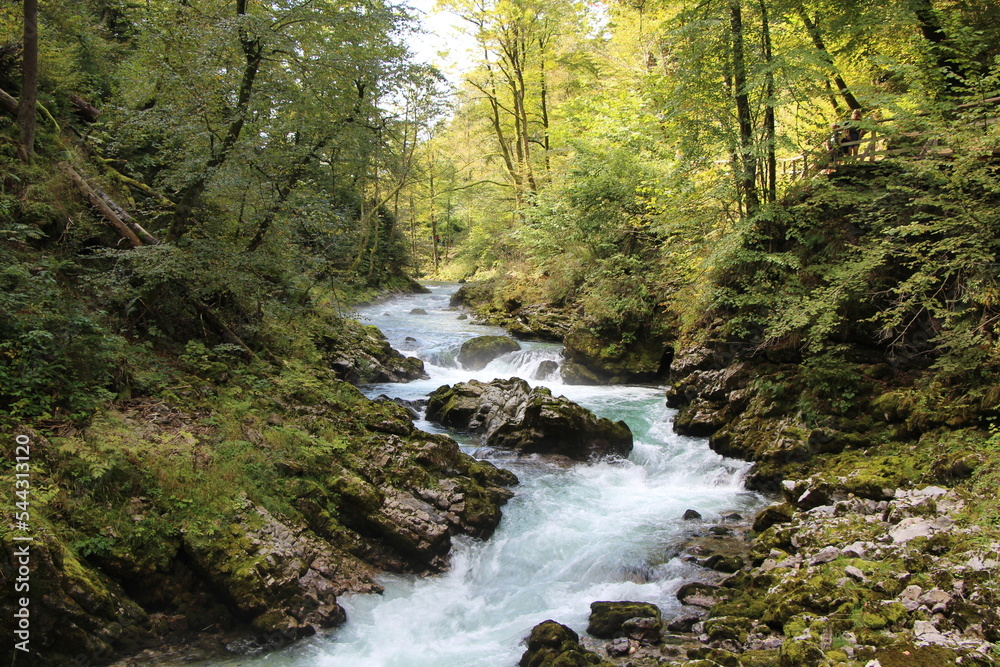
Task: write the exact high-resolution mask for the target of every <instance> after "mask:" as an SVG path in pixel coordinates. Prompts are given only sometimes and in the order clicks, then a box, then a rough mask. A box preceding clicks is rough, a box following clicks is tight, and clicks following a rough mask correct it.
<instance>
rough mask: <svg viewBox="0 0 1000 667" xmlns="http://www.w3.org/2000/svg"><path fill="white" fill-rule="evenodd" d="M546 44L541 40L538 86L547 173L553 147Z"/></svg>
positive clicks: (539, 41)
mask: <svg viewBox="0 0 1000 667" xmlns="http://www.w3.org/2000/svg"><path fill="white" fill-rule="evenodd" d="M545 43H546V40H545V39H543V38H539V40H538V49H539V64H538V85H539V97H540V100H539V101H540V103H541V110H542V147H543V148H544V149H545V171H546V173H548V171H549V170H550V169H551V165H550V164H549V151H550V150H551V149H552V147H551V146H550V145H549V100H548V96H549V85H548V81H547V80H546V73H545Z"/></svg>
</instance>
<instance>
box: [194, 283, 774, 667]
mask: <svg viewBox="0 0 1000 667" xmlns="http://www.w3.org/2000/svg"><path fill="white" fill-rule="evenodd" d="M428 287H429V288H430V289H431V292H430V293H429V294H419V295H408V296H402V297H398V298H395V299H393V300H391V301H387V302H383V303H379V304H377V305H374V306H370V307H366V308H363V309H361V310H359V311H358V313H357V316H358V317H359V318H361V319H362V320H363V321H365V322H367V323H371V324H375V325H377V326H378V327H379V328H380V329H381V330H382V331H383V332H384V333H385V335H386V337H387V338H388V339H389V341H390V343H392V345H393V347H395V348H396V349H398V350H401V351H403V352H404V353H405V354H408V355H413V356H418V357H420V358H421V359H423V360H424V362H425V366H426V369H427V371H428V373H429V375H430V376H431V377H430V379H428V380H419V381H415V382H411V383H406V384H382V385H374V386H370V387H366V388H364V389H365V392H366V394H367V395H369V396H371V397H375V396H379V395H383V394H384V395H387V396H390V397H392V398H402V399H406V400H417V399H422V398H426V396H427V395H428V394H429V393H430V392H431V391H433V390H434V389H436V388H437V387H439V386H441V385H444V384H453V383H455V382H460V381H464V380H468V379H470V378H476V379H480V380H483V381H489V380H492V379H494V378H506V377H512V376H517V377H521V378H524V379H526V380H528V381H529V382H530V383H531V384H533V385H539V384H541V385H544V386H547V387H549V388H550V389H551V390H552V392H553V394H555V395H560V394H561V395H564V396H566V397H567V398H569V399H571V400H573V401H576V402H578V403H580V404H581V405H584V406H585V407H587V408H590V409H591V410H593V411H594V412H595V413H596V414H597V415H598V416H602V417H608V418H610V419H613V420H618V419H623V420H624V421H626V422H627V423H628V424H629V426H630V427H631V429H632V432H633V435H634V437H635V447H634V450H633V452H632V454H631V455H630V456H629V458H628V460H627V461H617V462H601V463H596V464H592V465H575V466H571V467H566V466H562V465H557V464H554V463H550V462H546V461H545V460H541V459H517V458H514V457H512V456H510V455H504V454H503V453H498V452H489V451H483V450H480V449H479V448H478V447H477V444H476V443H475V442H474V441H473V440H471V439H469V438H468V437H462V436H458V435H456V436H455V437H456V439H457V440H458V441H459V443H460V444H461V445H462V447H463V449H464V450H465V451H466V452H468V453H470V454H473V455H476V456H479V457H480V458H482V457H487V458H489V459H490V460H492V461H493V462H494V463H496V464H497V465H500V466H503V467H506V468H508V469H510V470H512V471H513V472H514V473H515V474H517V476H518V478H519V479H520V480H521V484H520V485H519V486H518V487H516V488H515V492H516V494H515V496H514V498H513V499H511V501H510V502H509V503H508V504H507V505H506V506H505V507H504V509H503V520H502V521H501V523H500V526H499V528H498V529H497V531H496V533H495V534H494V535H493V536H492V537H491V538H490V539H489V540H485V541H481V540H475V539H471V538H457V539H456V540H455V548H454V552H453V555H452V564H451V568H450V570H449V571H448V572H446V573H444V574H441V575H438V576H434V577H426V578H420V577H414V576H385V577H383V578H382V579H381V580H380V582H381V583H382V584H383V585H384V586H385V593H384V594H383V595H354V596H344V597H342V598H340V603H341V604H342V606H343V607H344V608H345V609H346V610H347V615H348V622H347V624H346V625H344V626H343V627H341V628H339V629H337V630H336V631H334V632H331V633H329V634H325V635H321V636H316V637H313V638H310V639H308V640H305V641H302V642H298V643H296V644H295V645H293V646H291V647H288V648H286V649H283V650H280V651H277V652H273V653H270V654H267V655H264V656H259V657H245V656H244V657H238V658H233V659H231V660H222V661H214V662H212V663H209V664H212V665H254V666H257V665H269V666H270V665H273V666H280V667H513V666H514V665H516V664H517V661H518V659H519V658H520V655H521V653H523V651H524V646H523V645H521V642H522V639H523V638H524V637H525V636H526V635H527V634H528V633H529V632H530V630H531V628H532V627H533V626H534V625H536V624H538V623H540V622H542V621H544V620H547V619H553V620H556V621H559V622H560V623H563V624H566V625H569V626H570V627H572V628H573V629H575V630H576V631H577V632H580V633H583V632H584V631H585V629H586V626H587V616H588V614H589V611H590V603H591V602H594V601H596V600H639V601H645V602H653V603H655V604H657V605H659V606H660V608H661V609H662V611H663V613H664V616H665V617H669V616H671V615H672V614H676V613H678V612H679V610H680V605H679V603H678V602H677V600H676V598H675V592H676V590H677V588H678V586H679V585H680V584H681V583H682V582H684V581H687V580H691V579H695V578H698V577H699V576H701V573H699V571H698V568H696V567H695V566H693V565H691V564H690V563H687V562H684V561H682V560H681V559H680V558H678V552H679V547H680V545H681V544H682V543H683V542H684V541H685V539H687V538H688V537H689V536H690V535H691V534H692V532H693V531H695V530H697V527H696V526H694V525H692V522H690V521H683V520H682V518H681V517H682V516H683V514H684V512H685V510H687V509H694V510H697V511H698V512H699V513H700V514H701V515H702V516H703V518H704V521H705V522H714V521H719V520H720V518H721V516H722V515H723V514H726V513H729V512H740V513H750V512H752V511H753V510H754V509H755V508H757V507H759V506H760V504H761V499H760V498H759V497H758V496H756V495H755V494H752V493H748V492H747V491H746V490H745V489H744V487H743V476H744V474H745V473H746V471H747V468H748V464H746V463H743V462H740V461H734V460H731V459H724V458H723V457H721V456H719V455H717V454H715V453H714V452H712V451H711V450H710V449H709V448H708V444H707V442H706V441H705V440H704V439H700V438H689V437H684V436H679V435H677V434H675V433H674V432H673V430H672V429H671V420H672V418H673V411H672V410H670V409H668V408H667V407H666V406H665V403H664V393H663V390H662V388H658V387H644V386H614V387H594V386H579V385H577V386H572V385H564V384H562V383H561V381H560V380H559V374H558V371H557V372H554V373H548V374H545V373H544V372H543V371H542V366H541V365H542V363H543V362H545V361H554V362H556V363H557V364H558V363H561V361H562V347H561V346H560V345H556V344H550V343H537V342H522V346H523V349H522V350H521V351H519V352H514V353H511V354H508V355H504V356H503V357H501V358H499V359H497V360H495V361H493V362H491V363H490V364H489V365H488V366H487V367H486V368H485V369H483V370H481V371H477V372H470V371H467V370H464V369H462V368H459V367H458V365H457V363H456V362H455V356H456V354H457V352H458V349H459V348H460V346H461V344H462V342H464V341H465V340H468V339H469V338H472V337H475V336H481V335H497V334H503V333H504V332H503V331H502V330H501V329H498V328H495V327H487V326H480V325H476V324H473V323H471V322H470V320H469V319H460V316H461V314H462V313H461V312H460V311H457V310H456V309H453V308H451V307H450V306H449V298H450V296H451V294H452V293H454V291H455V290H456V289H457V287H458V286H457V285H455V284H446V283H439V284H429V285H428ZM415 309H419V310H415ZM421 310H422V311H423V312H425V313H426V314H421V313H420V311H421ZM549 366H551V364H549ZM532 378H540V379H532ZM417 426H418V427H419V428H422V429H424V430H427V431H432V432H446V431H444V430H443V429H441V428H439V427H437V426H436V425H434V424H431V423H429V422H427V421H425V420H422V419H421V420H418V421H417ZM453 435H454V434H453ZM702 528H704V526H703V525H702Z"/></svg>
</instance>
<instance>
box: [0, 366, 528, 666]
mask: <svg viewBox="0 0 1000 667" xmlns="http://www.w3.org/2000/svg"><path fill="white" fill-rule="evenodd" d="M220 377H221V376H220ZM174 379H175V381H177V382H178V383H180V382H181V381H183V380H186V382H184V383H183V386H184V389H183V390H180V391H177V392H176V393H175V394H174V395H173V397H172V399H167V398H160V399H158V400H154V399H144V400H131V401H126V402H119V403H117V404H114V405H113V406H109V408H107V409H105V410H104V411H101V412H99V413H98V414H97V415H96V416H95V417H94V418H93V419H92V420H91V422H90V423H89V424H87V425H77V426H73V425H68V424H67V425H64V426H62V427H61V428H59V429H58V430H57V431H55V432H53V433H49V434H44V433H42V432H40V431H33V432H31V431H29V433H31V437H32V440H33V448H32V462H33V466H34V467H33V479H34V480H35V481H34V487H33V488H34V491H33V493H34V495H33V515H37V516H43V517H46V521H45V522H44V523H39V524H36V529H37V530H39V531H41V532H42V533H43V534H44V535H45V536H46V539H47V540H48V541H49V542H51V544H52V549H53V550H54V551H53V553H65V554H67V556H66V557H65V558H63V559H62V562H63V563H71V564H75V565H74V566H73V568H68V567H62V568H60V569H59V572H60V574H58V576H57V575H56V574H53V581H57V582H70V581H78V582H80V583H78V584H72V585H71V584H68V583H63V584H61V585H62V586H63V587H64V588H65V587H66V586H71V587H72V588H73V589H74V590H75V589H76V588H80V587H83V588H84V589H86V590H89V589H90V588H92V587H90V586H89V584H88V585H87V586H84V584H85V583H86V582H88V581H101V582H108V583H106V584H105V585H106V586H114V587H115V590H118V591H119V593H118V595H119V596H120V597H121V598H122V599H123V600H126V601H128V603H129V604H128V605H127V606H126V607H125V608H135V609H137V610H138V612H137V613H140V616H145V614H146V612H144V611H143V608H147V609H156V610H157V615H156V618H154V619H153V620H152V621H148V620H147V621H145V626H144V628H143V630H142V632H141V633H140V634H142V636H143V637H144V639H145V640H147V641H148V640H150V639H151V634H150V633H151V632H153V631H154V630H155V629H156V628H157V627H159V621H158V619H159V618H160V617H161V616H162V615H163V614H166V615H167V616H169V617H171V618H172V617H174V616H177V615H180V617H181V619H182V620H181V621H180V622H182V623H184V625H185V627H189V628H190V629H191V630H195V629H198V630H200V629H201V628H204V627H207V626H218V627H221V628H222V629H226V628H234V627H238V626H240V624H242V623H247V622H252V623H253V626H254V627H255V628H257V629H258V630H260V631H264V632H279V633H281V634H283V635H284V636H288V637H295V636H299V635H300V634H302V633H305V634H308V633H309V632H310V631H311V630H310V629H309V628H310V624H319V625H320V627H322V626H323V625H324V624H329V623H333V622H336V621H337V619H338V618H340V619H341V620H342V612H339V614H340V615H339V616H338V612H337V608H336V604H335V601H334V598H333V596H334V595H336V594H340V593H343V592H347V591H371V590H378V586H377V585H376V584H375V583H374V579H373V577H374V576H375V575H376V574H377V573H378V572H379V571H384V570H391V571H417V572H423V571H428V570H430V571H437V570H439V569H441V568H442V567H444V566H445V565H446V562H447V561H446V559H447V551H448V549H449V547H450V533H452V532H464V533H470V534H473V535H477V536H481V537H485V536H488V535H489V534H490V533H491V532H492V530H493V528H494V527H495V526H496V524H497V523H498V521H499V519H500V510H499V505H500V504H501V503H503V502H504V500H505V499H506V498H507V497H508V496H509V495H510V493H509V491H507V490H506V489H504V488H502V487H503V486H506V485H510V484H513V483H516V478H514V477H513V475H511V474H510V473H507V472H505V471H501V470H498V469H497V468H495V467H493V466H491V465H490V464H488V463H484V462H478V461H475V460H474V459H472V458H471V457H468V456H467V455H464V454H462V453H461V451H460V450H459V449H458V446H457V445H456V444H455V443H454V441H452V440H451V439H449V438H447V437H445V436H439V435H430V434H425V433H422V432H420V431H416V430H415V429H414V428H413V425H412V422H411V420H410V416H409V413H408V412H407V410H406V409H405V408H403V407H402V406H399V405H397V404H395V403H392V402H390V401H382V402H379V401H370V400H368V399H367V398H365V397H364V396H363V395H362V394H361V393H360V391H358V390H357V389H356V388H355V387H353V386H352V385H349V384H347V383H345V382H342V381H340V380H338V379H337V378H336V377H335V376H334V374H333V373H332V372H331V371H328V370H322V369H320V368H317V367H314V366H308V365H305V364H302V363H295V362H290V363H288V364H286V365H285V366H284V368H283V370H281V371H280V372H274V371H273V369H269V368H268V367H267V366H265V365H262V364H261V365H250V366H247V365H237V366H236V367H231V368H230V369H229V370H228V372H227V373H226V374H225V379H218V380H212V379H207V378H204V377H198V376H195V375H187V376H184V375H182V374H180V373H178V374H176V375H175V376H174ZM177 386H178V387H180V386H182V385H181V384H178V385H177ZM13 473H14V471H13V468H12V466H10V465H6V466H5V467H4V470H3V477H4V478H5V479H8V481H9V482H10V483H11V484H13ZM407 499H409V500H407ZM390 500H391V501H394V502H396V503H397V504H395V505H394V504H393V502H390ZM400 502H401V503H402V504H401V505H400V504H398V503H400ZM407 503H409V504H407ZM410 505H413V507H414V509H413V510H410V509H408V508H409V507H410ZM420 508H423V509H420ZM413 512H416V514H413ZM421 512H422V513H424V514H426V513H429V515H428V516H427V518H426V520H422V521H416V522H414V520H413V519H412V516H417V515H420V513H421ZM411 515H412V516H411ZM428 540H430V541H428ZM297 552H302V553H303V554H306V555H304V556H302V557H301V561H302V562H301V563H300V564H299V565H296V564H295V558H296V553H297ZM269 554H270V555H269ZM308 554H316V555H313V556H307V555H308ZM319 554H323V556H322V558H323V559H325V560H317V558H318V556H319ZM275 556H277V558H278V562H279V565H281V568H283V569H281V568H279V570H275V564H274V561H273V558H274V557H275ZM269 560H270V562H269ZM310 563H311V564H310ZM320 566H322V568H321V572H322V573H325V574H324V576H327V578H328V580H329V581H328V583H327V584H324V586H326V587H327V589H328V591H329V599H328V601H327V602H326V603H324V604H325V605H326V607H324V608H325V609H326V610H327V611H323V609H324V608H321V609H320V610H319V612H316V613H321V615H320V616H316V613H314V611H315V610H313V611H310V608H309V606H308V604H309V603H307V600H308V595H306V596H305V597H302V595H303V593H302V592H300V584H298V583H296V582H297V581H298V580H299V579H302V578H303V577H304V576H305V575H306V574H307V573H306V570H308V571H309V572H308V576H306V579H309V578H310V577H312V578H313V579H314V578H315V577H314V576H313V575H314V573H313V572H312V570H316V569H317V568H319V567H320ZM302 568H305V570H303V569H302ZM192 570H193V571H192ZM268 572H271V573H272V575H271V579H272V580H271V581H269V582H268V581H267V580H268V578H269V575H268V574H267V573H268ZM275 573H277V575H280V576H277V575H276V574H275ZM184 581H187V582H189V583H188V584H182V583H181V582H184ZM178 584H180V585H181V587H183V586H185V585H186V586H187V587H188V588H189V592H187V593H185V592H184V591H182V590H179V586H178ZM95 590H96V589H95ZM99 592H100V591H97V592H95V593H94V594H93V595H89V594H88V595H87V596H86V597H87V599H88V600H90V598H95V599H96V597H95V596H97V593H99ZM102 595H104V594H103V593H102ZM97 597H99V596H97ZM104 597H106V595H104ZM61 599H63V597H62V596H54V597H53V598H52V600H61ZM290 600H291V602H290ZM296 600H298V602H296ZM220 602H221V605H220ZM60 604H61V603H60ZM88 604H90V605H93V604H94V603H93V601H92V600H91V601H90V602H88ZM303 605H305V606H303ZM118 606H119V607H121V606H122V605H118ZM95 608H96V607H95ZM213 609H214V611H213ZM50 613H51V614H56V613H57V612H56V609H55V608H52V609H39V614H40V615H46V614H50ZM95 613H96V612H95ZM311 614H312V616H310V615H311ZM171 615H173V616H171ZM184 619H186V620H184ZM310 619H312V620H310ZM195 622H198V623H202V624H201V625H200V626H197V628H196V627H195V625H193V623H195ZM89 623H90V625H89V626H88V628H87V629H85V630H82V631H81V633H80V637H79V638H78V639H79V641H78V642H76V643H74V644H72V646H73V647H74V649H73V650H75V651H77V652H79V653H84V654H87V655H94V656H96V655H97V653H95V652H94V651H97V648H100V651H101V652H102V655H103V654H104V653H107V652H109V651H110V652H112V653H113V652H117V651H121V650H129V647H131V646H135V643H134V642H132V643H128V641H126V639H127V637H126V636H124V635H123V636H113V637H111V638H110V639H109V640H108V641H106V642H105V644H106V645H101V646H98V645H96V644H93V642H92V641H91V639H88V637H90V633H91V632H95V631H96V628H97V627H99V626H100V622H98V621H96V620H93V619H90V620H89ZM176 626H177V622H174V623H173V625H172V627H176ZM88 647H89V648H88ZM95 647H96V648H95ZM91 649H93V651H92V650H91ZM110 654H111V653H108V655H110Z"/></svg>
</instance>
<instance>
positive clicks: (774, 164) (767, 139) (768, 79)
mask: <svg viewBox="0 0 1000 667" xmlns="http://www.w3.org/2000/svg"><path fill="white" fill-rule="evenodd" d="M760 17H761V42H762V43H761V48H762V51H763V53H764V67H765V68H766V71H765V74H764V95H765V96H766V99H765V100H764V145H765V148H766V151H767V162H766V165H767V167H766V169H765V171H766V174H767V178H766V181H767V182H766V184H765V189H764V192H765V200H766V201H769V202H773V201H775V200H776V199H777V198H778V173H777V172H778V161H777V158H776V156H775V154H774V152H775V135H776V133H775V121H774V72H773V70H772V69H771V68H772V67H773V65H774V60H773V58H772V55H771V25H770V22H769V19H768V13H767V0H760Z"/></svg>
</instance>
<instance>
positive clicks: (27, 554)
mask: <svg viewBox="0 0 1000 667" xmlns="http://www.w3.org/2000/svg"><path fill="white" fill-rule="evenodd" d="M6 518H7V516H6V515H5V516H4V519H6ZM33 528H35V533H34V535H33V537H34V540H33V541H32V542H30V543H29V542H19V541H15V540H14V539H13V535H12V533H10V532H5V533H4V534H3V536H2V538H0V540H2V547H3V550H4V552H5V557H4V558H3V559H2V560H0V578H2V579H3V581H4V585H5V588H6V590H5V595H4V596H2V598H0V614H2V620H0V630H2V632H3V633H4V636H5V641H4V648H3V649H0V656H2V657H3V661H4V664H8V665H12V664H18V665H20V664H25V665H39V666H40V667H48V666H50V665H51V666H53V667H54V666H56V665H70V664H75V663H76V661H77V660H78V659H79V658H80V657H87V656H94V657H99V659H100V660H102V661H103V662H107V661H108V660H109V659H110V658H112V657H114V656H115V655H118V654H121V653H127V652H130V651H136V650H138V649H139V648H140V647H141V646H142V645H143V644H144V643H146V642H148V641H149V640H150V639H151V637H152V633H151V632H150V629H151V627H150V619H149V616H148V614H147V612H146V611H145V610H143V609H142V608H141V607H140V606H139V605H137V604H136V603H135V602H134V601H132V600H131V599H130V598H129V597H128V596H127V595H126V593H125V592H124V590H122V587H121V586H120V585H118V584H117V583H116V582H114V581H112V580H111V579H109V578H108V577H107V576H106V575H104V574H103V573H102V572H100V571H99V570H96V569H95V568H93V567H91V566H90V565H89V564H88V563H86V562H85V561H82V560H80V559H78V558H77V557H76V556H75V555H74V554H73V553H72V552H71V551H70V550H68V549H66V548H65V547H64V546H63V545H62V544H61V543H60V542H59V541H58V540H57V539H56V538H55V537H54V536H52V535H50V534H49V532H48V527H47V526H45V525H44V524H43V523H42V521H41V520H38V521H37V522H36V523H35V524H34V525H33ZM24 558H27V560H28V561H29V563H30V565H29V567H30V574H28V575H27V577H24V576H21V575H20V574H19V571H18V567H19V566H18V563H19V562H21V561H22V559H24ZM19 576H20V577H21V582H20V583H22V584H24V583H27V585H28V586H29V588H28V589H27V590H24V591H16V589H15V581H16V580H17V578H18V577H19ZM21 598H26V599H27V600H29V605H28V607H27V609H28V613H29V617H28V619H29V623H30V627H29V628H28V633H29V635H28V636H26V637H25V636H18V635H17V634H15V631H16V630H19V629H21V626H20V624H19V620H18V619H17V618H16V617H15V613H20V612H21V606H20V604H19V603H20V599H21ZM25 639H27V640H28V641H27V643H26V644H25V646H26V648H28V649H29V650H28V651H27V652H23V651H21V650H16V649H15V647H14V645H15V643H19V642H22V641H24V640H25Z"/></svg>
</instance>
